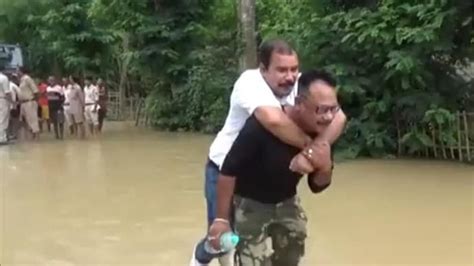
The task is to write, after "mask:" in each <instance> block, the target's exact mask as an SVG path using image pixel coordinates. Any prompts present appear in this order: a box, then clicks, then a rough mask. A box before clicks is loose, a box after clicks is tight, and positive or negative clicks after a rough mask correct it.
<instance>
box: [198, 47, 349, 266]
mask: <svg viewBox="0 0 474 266" xmlns="http://www.w3.org/2000/svg"><path fill="white" fill-rule="evenodd" d="M259 50H260V51H259V62H260V66H259V68H258V69H250V70H246V71H245V72H243V73H242V74H241V75H240V77H239V78H238V79H237V81H236V82H235V84H234V88H233V91H232V94H231V98H230V109H229V113H228V115H227V118H226V121H225V124H224V126H223V128H222V129H221V131H220V132H219V133H218V134H217V136H216V138H215V139H214V142H213V143H212V145H211V147H210V149H209V156H208V161H207V164H206V168H205V196H206V202H207V214H208V217H207V219H208V228H209V226H211V225H213V224H214V223H215V222H217V223H219V222H222V223H229V221H216V220H215V217H216V184H217V179H218V175H219V169H220V167H221V166H222V163H223V161H224V159H225V157H226V155H227V153H228V152H229V150H230V148H231V146H232V144H233V142H234V140H235V139H236V138H237V136H238V134H239V132H240V130H241V129H242V127H243V125H244V124H245V122H246V120H247V119H248V118H249V117H250V116H251V115H252V114H254V115H255V116H256V118H257V119H258V120H259V121H260V122H261V123H262V124H263V126H264V127H265V128H267V129H268V130H269V131H270V132H272V134H274V135H275V136H277V137H278V138H279V139H281V140H282V141H284V142H285V143H287V144H289V145H292V146H295V147H298V148H300V149H302V150H303V149H305V148H307V147H308V146H310V144H311V143H312V142H313V141H314V142H326V143H330V144H332V143H334V142H335V141H336V140H337V139H338V138H339V136H340V135H341V134H342V132H343V130H344V126H345V123H346V117H345V115H344V113H343V112H342V110H340V111H338V112H337V113H336V114H335V117H334V119H333V121H332V122H331V124H330V125H329V126H328V127H327V128H326V130H325V131H324V132H322V133H321V135H319V136H318V137H317V138H316V139H314V140H313V139H312V138H311V137H309V136H308V135H306V134H305V133H304V132H303V131H302V130H301V129H300V128H299V127H298V126H297V125H296V124H295V123H294V122H293V121H291V119H289V118H288V117H287V116H286V114H285V113H284V112H283V110H282V105H294V100H295V95H296V94H297V88H296V84H297V78H298V75H299V62H298V56H297V54H296V52H295V51H294V49H293V48H292V47H291V46H290V45H289V44H288V43H287V42H285V41H283V40H279V39H274V40H269V41H266V42H264V43H263V44H262V45H261V47H260V49H259ZM288 167H290V169H292V170H293V171H295V172H300V173H302V174H307V173H309V172H310V171H311V170H312V167H311V165H310V164H309V162H308V161H307V160H306V158H305V157H304V156H303V155H302V153H300V154H298V155H297V156H296V157H295V158H294V159H293V161H292V163H291V165H290V166H288ZM212 237H219V236H212ZM205 241H206V238H205V239H203V240H201V241H200V242H199V243H198V244H197V245H196V246H195V248H194V251H193V257H192V259H191V262H190V265H191V266H202V265H208V264H209V263H210V261H211V260H212V259H213V258H215V257H216V256H215V255H211V254H209V253H207V252H206V251H205V249H204V243H205ZM232 255H233V254H232V253H228V254H219V255H218V256H217V257H218V258H219V262H220V264H221V265H233V261H232V257H233V256H232Z"/></svg>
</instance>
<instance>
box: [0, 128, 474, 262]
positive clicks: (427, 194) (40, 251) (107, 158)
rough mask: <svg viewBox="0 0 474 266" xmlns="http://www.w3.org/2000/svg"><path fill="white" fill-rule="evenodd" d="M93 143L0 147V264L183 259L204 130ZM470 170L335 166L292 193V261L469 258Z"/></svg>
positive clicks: (403, 163)
mask: <svg viewBox="0 0 474 266" xmlns="http://www.w3.org/2000/svg"><path fill="white" fill-rule="evenodd" d="M107 130H108V131H107V132H106V133H105V134H104V136H102V138H101V139H100V140H87V141H79V140H65V141H63V142H60V141H54V140H52V139H49V138H47V139H44V140H42V141H41V142H40V143H35V144H32V143H23V144H18V145H12V146H8V147H0V189H1V190H0V193H1V197H0V201H1V202H0V203H1V204H0V215H1V217H0V218H1V219H0V228H1V229H2V230H1V232H0V241H1V242H0V264H1V265H2V266H5V265H35V266H36V265H46V266H51V265H54V266H56V265H57V266H59V265H60V266H69V265H78V266H80V265H130V266H133V265H165V266H174V265H176V266H178V265H188V263H189V257H190V255H191V251H192V248H193V244H194V243H195V241H196V240H198V239H199V238H200V237H201V236H202V234H203V233H204V232H205V222H206V218H205V217H206V216H205V205H204V198H203V166H204V162H205V159H206V154H207V150H208V147H209V144H210V143H211V141H212V137H211V136H203V135H198V134H171V133H157V132H151V131H147V130H143V129H133V128H129V127H126V126H123V127H120V126H113V127H112V128H109V129H107ZM473 182H474V167H472V166H467V165H462V164H457V163H450V162H433V161H407V160H357V161H350V162H344V163H340V164H337V165H336V168H335V173H334V181H333V184H332V186H331V188H330V189H328V190H327V191H326V192H325V193H323V194H321V195H312V194H311V193H310V192H309V189H308V188H307V187H306V182H301V185H300V187H299V191H300V193H301V195H302V201H303V206H304V207H305V209H306V211H307V215H308V218H309V225H308V232H309V238H308V239H307V242H306V244H307V249H306V256H305V259H304V263H303V264H302V265H308V266H312V265H384V266H385V265H447V266H454V265H466V266H467V265H474V259H473V254H474V246H473V239H474V220H473V208H474V193H473V192H474V183H473Z"/></svg>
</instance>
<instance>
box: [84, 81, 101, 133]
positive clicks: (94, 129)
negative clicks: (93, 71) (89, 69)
mask: <svg viewBox="0 0 474 266" xmlns="http://www.w3.org/2000/svg"><path fill="white" fill-rule="evenodd" d="M84 85H85V86H84V95H85V108H84V116H85V118H86V123H87V124H88V125H89V131H90V133H91V135H95V134H98V133H99V113H98V110H99V108H100V107H99V88H98V87H97V86H95V85H94V84H92V83H91V79H90V78H87V79H85V80H84Z"/></svg>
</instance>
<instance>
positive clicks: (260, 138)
mask: <svg viewBox="0 0 474 266" xmlns="http://www.w3.org/2000/svg"><path fill="white" fill-rule="evenodd" d="M335 86H336V82H335V81H334V80H333V79H332V78H331V77H330V76H329V75H328V74H327V73H324V72H320V71H309V72H305V73H303V74H302V75H301V77H300V78H299V84H298V96H297V98H296V105H295V106H294V107H293V106H284V107H283V111H284V112H285V113H286V114H287V115H288V117H289V118H290V119H291V120H292V121H294V122H295V124H297V125H298V126H299V127H300V128H301V129H303V130H304V132H306V133H307V134H309V135H310V136H317V135H318V134H320V133H321V132H323V131H324V130H325V129H326V127H327V126H328V125H329V124H330V123H331V122H332V120H333V119H334V115H335V114H336V113H337V112H338V111H339V109H340V107H339V104H338V101H337V97H336V90H335ZM299 152H300V150H299V149H297V148H295V147H293V146H290V145H288V144H286V143H284V142H283V141H281V140H280V139H278V138H277V137H275V136H274V135H272V133H271V132H270V131H268V130H267V129H265V127H264V126H263V125H262V124H261V123H260V122H259V121H258V120H257V119H256V117H255V116H254V115H252V116H251V117H250V118H249V119H248V120H247V122H246V124H245V126H244V127H243V129H242V130H241V131H240V134H239V136H238V137H237V139H236V140H235V142H234V144H233V146H232V148H231V149H230V151H229V153H228V154H227V157H226V159H225V161H224V163H223V166H222V168H221V174H220V176H219V179H218V183H217V218H216V219H215V220H214V222H213V224H212V225H211V228H210V230H209V236H210V239H213V241H211V243H212V245H213V246H214V248H215V249H217V250H219V249H220V246H219V243H218V239H219V236H220V235H221V234H222V233H225V232H227V231H231V230H232V229H231V227H230V223H229V221H230V220H231V219H232V218H233V219H234V227H235V231H236V232H237V234H238V235H239V236H240V239H241V242H240V244H239V245H238V246H237V252H238V256H239V261H240V265H242V266H264V265H272V266H295V265H298V263H299V261H300V258H301V257H302V256H303V255H304V242H305V238H306V223H307V218H306V215H305V214H304V211H303V209H302V207H301V205H300V200H299V198H298V196H297V195H296V193H297V192H296V190H297V185H298V182H299V180H300V179H301V177H302V174H300V173H296V172H293V171H292V170H290V169H289V168H288V165H289V164H290V162H291V160H292V158H293V157H294V156H295V155H297V154H298V153H299ZM316 153H318V156H316ZM305 156H306V158H307V159H308V160H309V162H310V163H311V166H310V167H312V168H313V171H312V173H311V174H310V175H308V185H309V187H310V189H311V190H312V191H313V192H314V193H319V192H321V191H322V190H324V189H325V188H327V187H328V186H329V184H330V183H331V175H332V160H331V152H330V145H329V143H325V142H319V143H314V144H312V145H311V146H310V147H308V148H307V149H306V150H305ZM313 156H314V157H313ZM316 157H317V159H316ZM232 198H234V206H235V210H234V215H233V216H234V217H232V216H231V205H232ZM267 237H271V238H272V249H273V253H272V254H268V250H270V248H269V247H267V246H266V239H267Z"/></svg>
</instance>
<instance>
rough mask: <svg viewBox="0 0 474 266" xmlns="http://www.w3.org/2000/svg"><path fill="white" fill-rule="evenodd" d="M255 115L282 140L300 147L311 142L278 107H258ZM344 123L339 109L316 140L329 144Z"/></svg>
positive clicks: (337, 136) (336, 136)
mask: <svg viewBox="0 0 474 266" xmlns="http://www.w3.org/2000/svg"><path fill="white" fill-rule="evenodd" d="M255 116H256V117H257V119H258V120H259V121H260V123H262V124H263V126H264V127H265V128H266V129H267V130H269V131H270V132H271V133H272V134H273V135H275V136H277V137H278V138H279V139H281V140H282V141H283V142H285V143H288V144H290V145H292V146H295V147H298V148H300V149H303V148H305V147H306V146H307V145H308V144H310V143H311V141H312V139H311V138H310V137H309V136H308V135H307V134H306V133H304V132H303V130H301V129H300V128H299V127H298V126H297V125H296V124H295V123H294V122H293V121H292V120H291V119H290V118H289V117H288V116H287V115H286V114H285V113H284V112H283V111H282V110H281V108H278V107H269V106H265V107H258V108H257V109H256V110H255ZM345 125H346V115H345V114H344V112H343V111H342V110H339V111H338V112H337V113H336V115H335V117H334V119H333V121H332V122H331V124H330V125H329V126H328V127H327V128H326V129H325V130H324V132H321V134H319V135H318V137H317V138H316V141H321V140H324V141H327V142H329V143H330V144H333V143H334V142H336V140H337V139H338V138H339V137H340V136H341V134H342V132H343V131H344V127H345Z"/></svg>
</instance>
